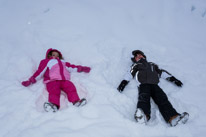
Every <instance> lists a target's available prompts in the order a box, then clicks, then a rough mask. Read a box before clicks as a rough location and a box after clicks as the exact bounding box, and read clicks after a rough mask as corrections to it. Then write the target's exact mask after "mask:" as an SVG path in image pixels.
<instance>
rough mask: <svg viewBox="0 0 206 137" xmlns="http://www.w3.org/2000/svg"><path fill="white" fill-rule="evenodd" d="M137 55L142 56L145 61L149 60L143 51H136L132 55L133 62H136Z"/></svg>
mask: <svg viewBox="0 0 206 137" xmlns="http://www.w3.org/2000/svg"><path fill="white" fill-rule="evenodd" d="M137 54H141V55H142V56H143V57H144V58H145V59H146V58H147V57H146V56H145V54H144V52H142V51H141V50H134V51H132V55H133V56H134V57H133V58H131V60H132V62H134V63H135V62H136V60H135V56H137Z"/></svg>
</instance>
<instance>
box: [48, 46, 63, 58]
mask: <svg viewBox="0 0 206 137" xmlns="http://www.w3.org/2000/svg"><path fill="white" fill-rule="evenodd" d="M51 51H56V52H58V53H59V58H60V59H61V58H63V57H62V53H61V52H60V51H58V50H57V49H52V48H50V49H48V50H47V52H46V59H49V58H48V55H49V53H50V52H51Z"/></svg>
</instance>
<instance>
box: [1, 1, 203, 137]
mask: <svg viewBox="0 0 206 137" xmlns="http://www.w3.org/2000/svg"><path fill="white" fill-rule="evenodd" d="M0 19H1V21H0V51H1V60H0V64H1V67H0V137H205V134H206V118H205V115H204V114H206V108H205V95H206V93H205V90H206V88H205V82H206V74H205V70H206V60H205V58H206V55H205V51H206V39H205V36H206V1H205V0H167V1H165V0H154V1H151V0H0ZM48 48H56V49H58V50H60V51H61V52H62V54H63V56H64V59H65V61H68V62H70V63H72V64H79V65H84V66H90V67H91V68H92V70H91V72H90V73H89V74H86V73H76V72H72V82H74V84H75V85H76V86H77V89H83V90H84V93H81V90H78V92H79V94H80V95H82V96H86V98H87V99H88V104H87V105H85V106H84V107H80V108H77V107H74V106H73V105H72V104H71V103H69V102H67V107H66V108H64V109H61V110H60V111H58V112H57V113H46V112H42V111H39V108H38V107H39V106H38V105H36V101H37V100H38V98H39V97H40V96H41V94H42V92H43V91H44V89H45V87H44V84H43V80H42V79H41V78H38V79H37V81H38V82H37V83H36V84H34V85H31V86H29V87H28V88H26V87H23V86H22V85H21V82H22V81H23V80H27V79H28V78H29V77H30V76H31V75H32V74H33V73H34V71H35V70H36V69H37V67H38V64H39V62H40V60H41V59H43V58H44V57H45V54H46V50H47V49H48ZM136 49H139V50H142V51H144V52H145V54H146V56H147V59H148V61H152V62H155V63H157V64H158V65H159V66H160V67H161V68H164V69H166V70H168V71H169V72H170V73H172V74H173V75H174V76H176V77H177V78H178V79H180V80H181V81H182V82H183V83H184V86H183V87H182V88H178V87H176V86H175V85H173V84H171V83H169V82H167V81H165V80H161V82H160V84H159V85H160V87H161V88H162V89H164V91H165V93H166V94H167V95H168V98H169V100H170V102H171V103H172V104H173V106H174V108H175V109H176V110H177V111H178V112H179V113H182V112H184V111H186V112H188V113H189V114H190V119H189V121H188V123H187V124H185V125H178V126H176V127H170V126H169V125H168V124H167V123H165V121H164V120H163V118H162V116H161V115H160V112H159V111H158V108H157V106H155V105H154V104H153V103H152V104H153V105H152V121H151V122H150V123H149V124H148V125H147V126H146V125H142V124H137V123H136V122H135V120H134V117H133V116H134V112H135V109H136V103H137V96H138V91H137V83H136V81H135V80H133V81H131V82H130V83H129V85H128V86H127V87H126V88H125V90H124V92H123V93H119V92H118V91H117V87H118V85H119V83H120V82H121V80H122V79H123V76H124V74H125V72H126V71H127V69H128V67H129V66H130V65H131V60H130V58H131V52H132V50H136ZM85 90H86V91H85ZM82 96H81V97H82Z"/></svg>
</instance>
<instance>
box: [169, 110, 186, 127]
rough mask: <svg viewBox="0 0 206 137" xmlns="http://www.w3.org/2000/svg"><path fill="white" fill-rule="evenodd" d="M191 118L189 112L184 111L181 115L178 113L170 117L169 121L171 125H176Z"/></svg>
mask: <svg viewBox="0 0 206 137" xmlns="http://www.w3.org/2000/svg"><path fill="white" fill-rule="evenodd" d="M188 119H189V114H188V113H187V112H183V113H182V114H180V115H176V116H173V117H171V118H170V120H169V123H170V126H172V127H174V126H176V125H177V124H180V123H183V124H185V123H186V122H187V121H188Z"/></svg>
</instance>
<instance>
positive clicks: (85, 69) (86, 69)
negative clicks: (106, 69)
mask: <svg viewBox="0 0 206 137" xmlns="http://www.w3.org/2000/svg"><path fill="white" fill-rule="evenodd" d="M90 70H91V68H90V67H83V70H82V71H84V72H85V73H89V72H90Z"/></svg>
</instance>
